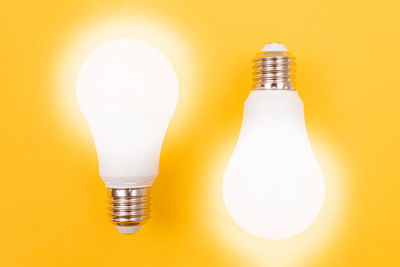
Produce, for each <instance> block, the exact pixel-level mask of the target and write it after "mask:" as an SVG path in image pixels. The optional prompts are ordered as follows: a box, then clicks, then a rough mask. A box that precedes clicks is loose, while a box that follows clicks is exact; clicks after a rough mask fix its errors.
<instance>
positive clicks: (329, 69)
mask: <svg viewBox="0 0 400 267" xmlns="http://www.w3.org/2000/svg"><path fill="white" fill-rule="evenodd" d="M399 9H400V4H399V3H398V2H397V1H393V0H381V1H371V0H366V1H361V0H356V1H348V0H347V1H344V0H338V1H320V0H306V1H289V0H279V1H265V0H262V1H215V0H204V1H185V0H178V1H164V0H146V1H121V0H112V1H111V0H110V1H100V0H96V1H82V0H79V1H78V0H70V1H48V0H37V1H4V0H3V1H2V3H1V8H0V34H1V38H2V40H1V43H0V55H1V57H0V59H1V61H0V62H1V63H0V68H1V69H0V73H1V76H0V88H1V90H2V94H1V95H2V96H1V98H0V101H1V102H0V114H1V115H0V116H1V138H0V142H1V143H0V147H1V151H2V153H1V156H0V157H1V158H0V162H1V177H2V178H1V185H0V203H1V209H0V212H1V214H2V216H1V221H0V229H1V230H0V246H1V247H0V265H1V266H275V265H279V266H400V253H399V250H400V245H399V244H400V242H399V241H400V240H399V239H400V227H399V226H400V215H399V203H400V193H399V191H400V179H399V178H400V171H399V170H400V168H399V162H398V161H399V159H400V152H399V151H400V141H399V138H400V116H399V115H400V111H399V106H400V104H399V99H400V88H399V82H400V81H399V78H398V77H399V62H400V58H399V57H400V56H399V53H398V49H399V41H400V37H399V36H400V35H399V27H400V16H399V14H398V11H399ZM124 37H133V38H137V39H141V40H144V41H147V42H150V43H152V44H154V45H155V46H157V47H158V48H159V49H160V50H162V51H163V52H164V53H165V54H166V55H167V56H168V57H169V59H170V60H171V62H172V63H173V64H174V66H175V68H176V71H177V73H178V76H179V79H180V99H179V104H178V107H177V111H176V114H175V116H174V118H173V120H172V121H171V124H170V127H169V129H168V132H167V135H166V137H165V142H164V145H163V149H162V153H161V163H160V175H159V177H158V178H157V180H156V183H155V184H154V187H153V211H152V219H151V220H150V221H149V222H148V223H147V225H145V226H144V227H143V229H142V230H141V231H140V233H139V234H137V235H134V236H123V235H121V234H119V233H118V232H117V230H116V229H115V228H114V226H112V225H111V223H110V222H109V221H108V217H107V200H108V199H107V193H106V189H105V187H104V185H103V183H102V181H101V179H100V178H99V177H98V166H97V158H96V152H95V147H94V144H93V141H92V138H91V135H90V132H89V130H88V127H87V125H86V122H85V121H84V119H83V117H82V115H81V114H80V112H79V109H78V106H77V103H76V99H75V78H76V74H77V72H78V70H79V66H80V64H81V63H82V60H83V59H84V58H85V56H86V55H87V53H88V52H89V51H91V50H92V49H93V48H95V47H96V46H98V45H99V44H101V43H103V42H106V41H108V40H111V39H118V38H124ZM271 41H280V42H283V43H285V44H286V45H287V47H288V48H289V50H290V51H291V52H292V53H293V54H294V55H295V56H296V57H297V63H298V72H297V75H298V78H297V87H298V91H299V94H300V96H301V97H302V99H303V101H304V103H305V109H306V110H305V113H306V121H307V127H308V131H309V135H310V139H311V143H312V145H313V148H314V151H315V153H316V155H317V157H318V159H319V161H320V163H321V166H322V168H323V170H324V173H325V176H326V183H327V199H326V203H325V206H324V208H323V211H322V213H321V215H320V217H319V218H318V219H317V221H316V222H315V223H314V224H313V225H312V226H311V227H310V228H309V229H308V230H307V231H305V232H304V233H302V234H301V235H299V236H297V237H295V238H292V239H289V240H283V241H265V240H262V239H258V238H256V237H252V236H250V235H248V234H246V233H245V232H243V231H242V230H241V229H240V228H239V227H238V226H236V225H235V224H234V222H233V221H232V220H231V219H230V217H229V215H228V214H227V212H226V211H225V209H224V206H223V202H222V196H221V194H220V192H221V181H222V177H223V172H224V169H225V167H226V164H227V162H228V160H229V158H230V155H231V153H232V151H233V148H234V145H235V142H236V138H237V136H238V134H239V130H240V124H241V112H242V108H243V101H244V100H245V98H246V97H247V95H248V93H249V89H250V88H251V79H252V76H251V64H252V63H251V60H252V59H253V58H254V56H255V54H256V53H257V52H258V51H259V50H260V49H261V48H262V46H263V45H264V44H265V43H266V42H271Z"/></svg>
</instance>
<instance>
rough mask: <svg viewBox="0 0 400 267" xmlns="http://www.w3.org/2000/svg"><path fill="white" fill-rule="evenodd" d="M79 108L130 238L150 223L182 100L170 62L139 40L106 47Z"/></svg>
mask: <svg viewBox="0 0 400 267" xmlns="http://www.w3.org/2000/svg"><path fill="white" fill-rule="evenodd" d="M77 98H78V103H79V106H80V108H81V111H82V113H83V114H84V116H85V118H86V120H87V122H88V124H89V127H90V130H91V132H92V135H93V138H94V142H95V145H96V150H97V156H98V161H99V168H100V176H101V178H102V179H103V181H104V183H105V185H106V187H108V188H111V189H112V190H111V195H112V199H113V200H112V217H113V221H114V222H115V224H116V225H117V228H118V230H119V231H120V232H121V233H124V234H131V233H136V232H137V231H138V230H139V229H140V227H141V225H142V224H143V223H144V222H145V221H146V220H147V219H148V218H149V212H150V210H149V204H150V198H149V197H150V196H149V193H150V187H151V186H152V183H153V182H154V180H155V178H156V176H157V174H158V163H159V157H160V150H161V145H162V142H163V139H164V135H165V132H166V130H167V127H168V123H169V121H170V119H171V117H172V115H173V112H174V110H175V107H176V104H177V100H178V81H177V77H176V73H175V71H174V68H173V67H172V65H171V64H170V62H169V61H168V59H167V58H166V57H165V56H164V55H163V54H162V53H161V52H160V51H159V50H157V49H156V48H155V47H153V46H151V45H149V44H147V43H144V42H141V41H137V40H134V39H121V40H115V41H111V42H108V43H105V44H103V45H101V46H100V47H98V48H97V49H95V50H94V51H93V52H92V53H90V55H89V56H88V57H87V58H86V60H85V62H84V63H83V65H82V67H81V69H80V72H79V75H78V80H77Z"/></svg>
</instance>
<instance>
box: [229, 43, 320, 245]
mask: <svg viewBox="0 0 400 267" xmlns="http://www.w3.org/2000/svg"><path fill="white" fill-rule="evenodd" d="M293 65H294V64H293V57H291V55H290V53H288V52H287V50H286V48H285V47H284V46H283V45H282V44H268V45H267V46H265V47H264V49H263V50H262V52H260V53H259V54H258V57H257V59H256V85H255V88H254V90H252V91H251V93H250V96H249V97H248V98H247V100H246V103H245V106H244V114H243V122H242V128H241V131H240V136H239V140H238V142H237V145H236V148H235V151H234V153H233V156H232V158H231V160H230V162H229V165H228V167H227V169H226V172H225V176H224V181H223V196H224V201H225V205H226V207H227V209H228V211H229V213H230V215H231V216H232V218H233V219H234V221H235V222H236V223H237V224H238V225H239V226H240V227H241V228H243V229H244V230H245V231H247V232H248V233H250V234H253V235H255V236H258V237H261V238H266V239H272V240H277V239H285V238H290V237H292V236H295V235H297V234H299V233H301V232H302V231H304V230H305V229H306V228H307V227H308V226H309V225H310V224H311V223H312V222H313V221H314V220H315V219H316V217H317V216H318V214H319V212H320V210H321V208H322V205H323V202H324V197H325V185H324V178H323V174H322V171H321V169H320V167H319V165H318V162H317V160H316V158H315V156H314V154H313V152H312V149H311V145H310V143H309V140H308V137H307V132H306V126H305V121H304V111H303V102H302V101H301V99H300V98H299V96H298V94H297V92H296V91H295V90H294V86H293V76H294V75H293V74H294V70H293Z"/></svg>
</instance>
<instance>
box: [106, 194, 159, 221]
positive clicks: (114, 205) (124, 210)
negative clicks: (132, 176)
mask: <svg viewBox="0 0 400 267" xmlns="http://www.w3.org/2000/svg"><path fill="white" fill-rule="evenodd" d="M150 192H151V187H143V188H112V189H110V194H111V218H112V221H113V223H114V224H115V225H116V226H117V228H120V227H137V226H142V225H143V224H145V223H146V221H147V220H148V219H150Z"/></svg>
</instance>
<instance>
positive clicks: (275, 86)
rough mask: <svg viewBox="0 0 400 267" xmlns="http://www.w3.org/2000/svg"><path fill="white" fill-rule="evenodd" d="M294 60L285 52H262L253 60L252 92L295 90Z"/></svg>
mask: <svg viewBox="0 0 400 267" xmlns="http://www.w3.org/2000/svg"><path fill="white" fill-rule="evenodd" d="M294 60H295V58H294V57H293V56H292V54H290V53H289V52H286V51H262V52H259V53H258V54H257V56H256V59H255V60H254V62H255V65H254V69H255V72H254V75H255V78H254V82H255V83H254V87H253V90H295V86H294V77H295V75H294V73H295V69H294V66H295V63H294Z"/></svg>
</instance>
